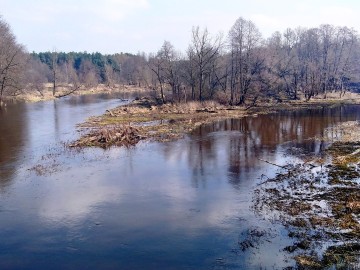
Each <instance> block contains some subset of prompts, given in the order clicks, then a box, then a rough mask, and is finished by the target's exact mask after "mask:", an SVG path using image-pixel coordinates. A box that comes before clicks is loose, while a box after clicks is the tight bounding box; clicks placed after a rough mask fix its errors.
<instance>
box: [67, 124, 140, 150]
mask: <svg viewBox="0 0 360 270" xmlns="http://www.w3.org/2000/svg"><path fill="white" fill-rule="evenodd" d="M141 139H143V137H142V136H141V135H140V131H139V129H137V128H135V127H132V126H130V125H119V126H109V127H103V128H101V129H96V130H93V131H92V132H90V133H89V134H86V135H84V136H82V137H81V138H80V139H79V140H77V141H75V142H74V143H72V144H70V147H89V146H98V147H102V148H107V147H109V146H112V145H117V146H126V147H129V146H133V145H135V144H137V143H138V142H139V141H140V140H141Z"/></svg>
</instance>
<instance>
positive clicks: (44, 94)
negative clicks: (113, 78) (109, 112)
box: [5, 84, 152, 102]
mask: <svg viewBox="0 0 360 270" xmlns="http://www.w3.org/2000/svg"><path fill="white" fill-rule="evenodd" d="M149 91H152V90H150V89H147V88H146V87H138V86H133V85H114V86H107V85H104V84H99V85H97V86H94V87H85V86H82V87H80V88H79V89H77V90H76V91H73V92H72V90H71V86H66V87H61V86H59V87H58V88H57V90H56V94H55V96H54V95H53V92H52V88H51V85H50V84H46V85H45V87H44V90H42V91H34V90H33V91H24V93H21V94H19V95H16V96H10V97H7V98H6V99H5V102H6V101H22V102H39V101H47V100H54V99H57V98H61V97H63V96H81V95H92V94H111V93H137V92H139V93H142V92H149Z"/></svg>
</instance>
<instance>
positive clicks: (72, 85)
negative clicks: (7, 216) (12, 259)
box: [0, 17, 360, 105]
mask: <svg viewBox="0 0 360 270" xmlns="http://www.w3.org/2000/svg"><path fill="white" fill-rule="evenodd" d="M189 38H190V41H189V46H188V48H187V50H186V51H184V52H182V51H178V50H177V49H176V48H175V47H174V46H173V45H172V44H171V42H170V41H164V42H163V45H162V46H161V47H160V48H159V50H158V51H157V52H154V53H150V54H145V53H138V54H137V55H133V54H128V53H117V54H112V55H104V54H101V53H87V52H69V53H64V52H57V51H49V52H40V53H35V52H33V53H28V52H26V50H25V49H24V47H23V46H22V45H20V44H18V43H17V41H16V38H15V36H14V35H13V33H12V31H11V29H10V26H9V25H8V24H7V23H6V22H5V21H4V20H2V19H1V17H0V100H1V99H3V98H5V97H7V96H14V95H18V94H19V93H22V92H24V91H30V92H31V91H36V92H39V93H43V91H49V87H48V88H45V85H49V84H51V87H50V89H51V90H52V92H53V95H54V96H56V93H57V88H58V87H67V88H69V91H70V92H74V91H76V90H78V89H86V88H91V87H96V86H97V85H99V84H104V85H106V86H108V87H111V88H118V87H120V86H122V85H136V86H139V87H143V88H147V89H154V90H157V91H158V94H159V97H161V98H162V99H163V101H164V102H165V101H167V100H171V101H179V102H181V101H188V100H200V101H202V100H207V99H216V100H218V101H220V102H222V103H226V104H232V105H242V104H245V103H255V102H256V101H257V100H258V99H265V100H266V99H274V100H277V101H279V102H280V101H282V100H289V99H291V100H295V99H298V98H299V97H304V98H306V99H310V98H312V97H314V96H316V95H319V94H323V95H325V96H326V94H327V93H328V92H330V91H338V92H339V94H340V95H341V93H343V92H344V91H345V90H352V91H358V90H359V82H360V78H359V77H360V65H359V63H360V61H359V60H360V43H359V36H358V33H357V32H356V31H355V30H354V29H350V28H347V27H335V26H332V25H321V26H319V27H317V28H302V27H299V28H296V29H290V28H289V29H287V30H286V31H285V32H283V33H280V32H275V33H274V34H273V35H272V36H271V37H270V38H267V39H265V38H264V37H263V36H262V34H261V33H260V31H259V30H258V28H257V27H256V25H255V24H254V23H253V22H252V21H249V20H246V19H244V18H241V17H240V18H239V19H238V20H237V21H236V22H235V23H234V25H233V26H232V27H231V29H230V30H229V32H228V33H227V34H226V35H212V34H210V33H209V32H208V31H207V29H206V28H205V29H201V28H199V27H193V29H192V33H191V36H190V37H189ZM45 89H47V90H45ZM70 92H69V93H70Z"/></svg>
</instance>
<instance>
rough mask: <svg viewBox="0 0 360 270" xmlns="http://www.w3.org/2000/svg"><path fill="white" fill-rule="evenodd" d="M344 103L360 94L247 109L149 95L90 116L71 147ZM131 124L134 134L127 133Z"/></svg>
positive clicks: (158, 136)
mask: <svg viewBox="0 0 360 270" xmlns="http://www.w3.org/2000/svg"><path fill="white" fill-rule="evenodd" d="M341 104H360V95H358V94H353V93H348V94H347V95H345V96H343V97H342V98H341V99H339V98H333V99H331V98H328V99H312V100H310V101H308V102H305V101H301V100H299V101H288V102H283V103H261V104H258V105H256V106H252V107H248V108H247V107H239V106H225V105H220V104H219V103H217V102H215V101H205V102H187V103H174V104H171V103H167V104H162V102H161V100H160V99H156V98H153V97H151V98H150V97H146V98H141V99H137V100H134V101H133V102H132V103H130V104H128V105H125V106H120V107H117V108H115V109H112V110H108V111H106V113H105V114H103V115H101V116H97V117H91V118H89V119H88V120H87V121H86V122H85V123H83V124H81V125H80V127H81V128H82V130H83V131H84V133H85V135H83V136H82V137H81V138H80V139H79V140H78V141H76V142H74V143H72V144H71V146H77V147H87V146H99V147H103V148H106V147H109V146H112V145H118V146H121V145H125V146H127V145H133V144H134V143H137V142H138V141H140V140H143V139H147V140H153V141H154V140H155V141H169V140H174V139H178V138H181V137H183V136H184V135H185V134H187V133H189V132H191V131H192V130H194V129H196V128H197V127H198V126H200V125H203V124H206V123H211V122H214V121H218V120H224V119H229V118H242V117H246V116H249V117H256V116H257V115H259V114H268V113H272V112H276V111H280V110H299V109H307V108H309V109H310V108H319V107H320V108H321V107H329V106H339V105H341ZM129 127H131V134H127V131H128V130H130V128H129ZM127 135H129V136H127ZM131 138H133V141H132V140H131Z"/></svg>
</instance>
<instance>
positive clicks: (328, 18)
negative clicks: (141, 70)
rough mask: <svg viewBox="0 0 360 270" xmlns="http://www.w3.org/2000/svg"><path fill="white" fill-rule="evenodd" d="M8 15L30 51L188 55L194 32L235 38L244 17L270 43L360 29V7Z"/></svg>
mask: <svg viewBox="0 0 360 270" xmlns="http://www.w3.org/2000/svg"><path fill="white" fill-rule="evenodd" d="M0 6H1V9H0V14H1V15H2V17H3V18H4V19H5V20H6V21H7V22H8V23H9V24H10V25H11V27H12V30H13V32H14V34H15V35H16V36H17V39H18V41H19V42H20V43H22V44H23V45H25V46H26V48H27V49H28V51H36V52H39V51H48V50H53V49H56V50H58V51H88V52H96V51H99V52H101V53H116V52H130V53H137V52H146V53H148V52H156V51H157V50H158V49H159V48H160V47H161V45H162V43H163V41H164V40H168V41H170V42H171V43H172V44H173V45H174V46H175V47H176V48H177V49H178V50H181V51H184V50H185V49H186V47H187V46H188V44H189V42H190V36H191V29H192V26H197V25H199V26H201V27H207V28H208V30H209V31H210V32H211V33H212V34H214V35H216V34H217V33H219V32H222V33H223V34H224V36H226V35H227V33H228V31H229V29H230V28H231V26H232V25H233V24H234V22H235V21H236V19H237V18H239V17H243V18H245V19H249V20H252V21H253V22H254V23H255V24H256V25H257V26H258V28H259V29H260V31H261V33H262V34H263V35H264V37H269V36H270V35H271V34H272V33H273V32H275V31H277V30H278V31H281V32H282V31H284V30H285V29H286V28H287V27H291V28H294V27H297V26H305V27H316V26H319V25H320V24H323V23H329V24H333V25H336V26H349V27H353V28H354V29H356V30H358V31H359V30H360V15H359V14H360V1H358V0H298V1H295V0H248V1H245V0H217V1H215V0H31V1H29V0H0Z"/></svg>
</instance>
